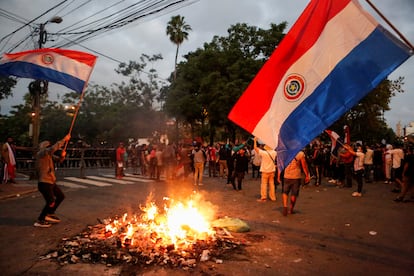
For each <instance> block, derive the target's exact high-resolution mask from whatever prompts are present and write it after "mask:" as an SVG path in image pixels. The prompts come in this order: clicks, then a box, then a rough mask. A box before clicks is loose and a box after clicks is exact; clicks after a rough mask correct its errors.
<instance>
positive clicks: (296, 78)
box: [285, 74, 305, 101]
mask: <svg viewBox="0 0 414 276" xmlns="http://www.w3.org/2000/svg"><path fill="white" fill-rule="evenodd" d="M304 91H305V79H304V78H303V77H302V76H301V75H299V74H292V75H289V76H288V77H287V79H286V81H285V98H286V99H287V100H288V101H296V100H298V99H299V98H300V97H301V96H302V95H303V92H304Z"/></svg>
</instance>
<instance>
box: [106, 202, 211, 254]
mask: <svg viewBox="0 0 414 276" xmlns="http://www.w3.org/2000/svg"><path fill="white" fill-rule="evenodd" d="M150 198H151V196H150ZM140 209H141V211H142V212H143V213H142V214H141V215H140V216H138V217H137V216H136V215H132V216H131V215H128V214H124V215H123V216H122V218H120V219H114V220H110V221H109V222H108V223H107V224H106V226H105V235H106V236H107V237H111V236H118V237H119V242H120V243H121V246H122V247H132V246H134V247H140V248H146V249H148V248H150V247H153V248H157V247H158V249H160V248H161V249H162V248H164V249H167V250H172V249H175V250H187V249H191V247H192V245H193V244H194V243H195V242H197V241H199V240H205V241H206V240H209V241H213V240H214V238H215V231H214V229H213V227H212V226H211V222H212V221H213V219H214V208H212V206H211V205H209V204H207V203H205V202H202V201H201V199H200V198H197V197H194V198H191V199H189V200H187V201H185V202H181V201H178V202H175V201H174V200H171V199H170V198H164V207H163V208H159V207H158V206H157V205H156V204H155V203H154V202H152V201H151V200H148V201H147V203H146V205H145V206H141V207H140Z"/></svg>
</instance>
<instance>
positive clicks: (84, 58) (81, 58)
mask: <svg viewBox="0 0 414 276" xmlns="http://www.w3.org/2000/svg"><path fill="white" fill-rule="evenodd" d="M47 51H50V52H54V53H56V54H59V55H61V56H65V57H68V58H70V59H73V60H76V61H78V62H80V63H84V64H86V65H88V66H90V67H93V66H94V65H95V61H96V56H94V55H91V54H88V53H85V52H79V51H73V50H67V49H59V48H42V49H35V50H28V51H23V52H18V53H7V54H5V56H7V57H8V58H9V59H13V58H16V57H20V56H25V55H28V54H35V53H44V52H47Z"/></svg>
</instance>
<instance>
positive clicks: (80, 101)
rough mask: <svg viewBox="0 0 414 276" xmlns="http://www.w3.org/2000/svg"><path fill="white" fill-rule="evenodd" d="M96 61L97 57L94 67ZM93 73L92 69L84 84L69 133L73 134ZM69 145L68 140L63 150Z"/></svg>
mask: <svg viewBox="0 0 414 276" xmlns="http://www.w3.org/2000/svg"><path fill="white" fill-rule="evenodd" d="M95 63H96V59H95V62H94V63H93V64H92V66H91V67H92V68H94V67H95ZM91 74H92V70H91V72H90V73H89V76H88V78H87V79H86V81H85V84H84V85H83V88H82V93H81V96H80V98H79V102H78V104H77V106H76V109H75V113H73V118H72V122H71V124H70V128H69V132H68V134H69V135H71V134H72V130H73V126H74V125H75V120H76V117H77V116H78V113H79V109H80V106H81V103H82V100H83V96H84V94H85V90H86V86H87V85H88V83H89V78H90V77H91ZM67 147H68V141H66V142H65V146H64V147H63V150H64V151H66V148H67Z"/></svg>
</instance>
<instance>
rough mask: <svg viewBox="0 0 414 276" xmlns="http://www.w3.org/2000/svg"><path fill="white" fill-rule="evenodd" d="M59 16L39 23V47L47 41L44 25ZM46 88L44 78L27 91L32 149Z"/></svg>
mask: <svg viewBox="0 0 414 276" xmlns="http://www.w3.org/2000/svg"><path fill="white" fill-rule="evenodd" d="M62 20H63V19H62V18H61V17H60V16H54V17H52V18H51V19H49V20H48V21H46V22H45V23H42V24H40V26H39V41H38V43H39V44H38V46H39V49H41V48H42V46H43V44H45V43H46V41H47V32H46V30H45V26H46V24H47V23H56V24H59V23H61V22H62ZM47 89H48V82H47V81H45V80H35V81H32V82H31V83H30V84H29V92H30V94H31V95H32V97H33V98H32V99H33V100H32V105H33V113H32V114H33V116H32V117H33V128H32V129H33V137H32V138H33V149H34V150H35V149H36V148H37V146H38V145H39V134H40V95H41V94H46V93H47Z"/></svg>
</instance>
